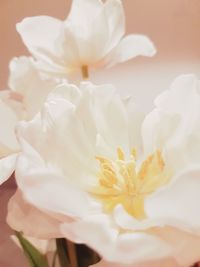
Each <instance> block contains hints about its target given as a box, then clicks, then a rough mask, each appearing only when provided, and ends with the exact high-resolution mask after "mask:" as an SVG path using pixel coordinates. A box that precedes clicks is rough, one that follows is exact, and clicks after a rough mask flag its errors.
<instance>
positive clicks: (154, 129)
mask: <svg viewBox="0 0 200 267" xmlns="http://www.w3.org/2000/svg"><path fill="white" fill-rule="evenodd" d="M199 88H200V84H199V81H198V79H197V78H196V77H195V75H181V76H179V77H177V78H176V79H175V81H174V82H173V83H172V85H171V87H170V89H169V90H167V91H165V92H163V93H162V94H161V95H160V96H158V97H157V98H156V100H155V106H156V107H155V109H154V110H153V111H152V112H151V113H150V114H149V115H148V116H147V117H146V119H145V121H144V124H143V140H144V149H145V152H146V153H151V152H152V151H155V149H162V150H163V154H164V158H165V161H166V164H167V166H168V168H170V169H172V170H173V171H179V170H181V169H182V168H183V167H187V166H189V165H190V164H198V163H199V157H200V154H199V151H200V147H199V144H200V142H199V141H200V127H199V125H200V93H199V91H200V89H199ZM180 100H181V101H180Z"/></svg>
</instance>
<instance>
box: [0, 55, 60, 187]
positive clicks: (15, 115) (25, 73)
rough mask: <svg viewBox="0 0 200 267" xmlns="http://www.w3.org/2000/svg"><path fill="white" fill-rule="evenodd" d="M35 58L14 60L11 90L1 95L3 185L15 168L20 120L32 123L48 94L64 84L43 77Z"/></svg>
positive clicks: (0, 166) (0, 165)
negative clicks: (17, 131)
mask: <svg viewBox="0 0 200 267" xmlns="http://www.w3.org/2000/svg"><path fill="white" fill-rule="evenodd" d="M35 64H36V63H35V61H34V60H33V59H32V58H28V57H20V58H14V59H13V60H12V61H11V63H10V76H9V87H10V89H9V90H3V91H1V92H0V114H1V115H0V121H1V122H2V123H1V125H3V127H2V128H1V131H0V184H1V183H3V182H4V181H5V180H7V179H8V178H9V177H10V175H11V174H12V172H13V171H14V168H15V161H16V156H17V153H18V151H19V145H18V142H17V140H16V136H15V126H16V124H17V123H18V121H20V120H30V119H32V117H33V116H34V115H35V114H36V113H37V112H38V111H39V110H40V108H41V106H42V104H43V103H44V101H45V99H46V96H47V95H48V93H49V92H50V91H51V90H53V89H54V88H55V86H56V85H57V84H58V83H59V82H61V81H59V80H55V79H49V78H48V79H47V78H46V77H43V76H42V75H41V74H40V73H39V72H38V71H37V69H36V67H35Z"/></svg>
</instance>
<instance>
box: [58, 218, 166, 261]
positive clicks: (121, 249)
mask: <svg viewBox="0 0 200 267" xmlns="http://www.w3.org/2000/svg"><path fill="white" fill-rule="evenodd" d="M62 231H63V234H64V235H65V236H66V237H68V233H70V236H71V237H72V235H74V236H75V237H76V236H77V237H78V238H79V242H81V241H82V242H83V243H85V244H87V245H88V246H90V247H91V248H93V249H94V250H96V251H97V252H98V253H99V254H100V255H101V256H102V257H103V258H104V259H105V260H107V261H111V262H121V263H124V264H130V263H132V264H134V263H137V262H143V261H146V260H148V261H150V260H155V259H161V258H163V257H168V255H169V254H170V248H169V246H168V244H167V243H165V242H164V241H163V240H161V239H160V238H158V237H156V236H154V235H151V234H147V233H142V232H134V233H124V234H119V232H118V229H117V228H115V226H114V225H113V223H112V220H110V218H109V217H108V216H106V215H101V214H99V215H96V216H95V215H94V216H90V217H85V218H84V219H83V220H81V221H77V222H74V223H73V224H72V225H71V227H70V226H69V225H66V226H65V225H63V227H62ZM75 240H76V239H75ZM77 240H78V239H77ZM144 248H145V249H144ZM158 250H159V253H158ZM133 252H134V253H133Z"/></svg>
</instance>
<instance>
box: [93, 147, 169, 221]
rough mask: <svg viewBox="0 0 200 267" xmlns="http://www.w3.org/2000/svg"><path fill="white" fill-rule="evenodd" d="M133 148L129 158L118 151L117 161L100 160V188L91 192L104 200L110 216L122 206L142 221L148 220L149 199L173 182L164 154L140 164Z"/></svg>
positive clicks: (118, 149) (103, 202)
mask: <svg viewBox="0 0 200 267" xmlns="http://www.w3.org/2000/svg"><path fill="white" fill-rule="evenodd" d="M136 155H137V153H136V150H135V149H133V150H132V151H131V154H130V157H129V159H126V158H125V153H124V152H123V150H122V149H121V148H117V153H116V160H110V159H108V158H104V157H96V159H97V161H98V162H99V172H98V174H97V178H98V185H97V186H96V187H95V188H93V189H92V190H91V193H92V194H93V196H95V197H96V198H97V199H98V200H100V201H101V202H102V204H103V207H104V210H105V212H107V213H110V212H112V210H113V209H114V208H115V207H116V206H117V205H119V204H121V205H122V206H123V207H124V209H125V210H126V212H127V213H128V214H130V215H131V216H133V217H134V218H136V219H138V220H142V219H145V218H146V213H145V209H144V201H145V198H146V197H147V196H148V195H149V194H152V193H153V192H154V191H156V190H157V189H158V188H159V187H161V186H163V185H165V184H166V183H167V182H168V181H169V175H168V174H167V172H166V168H165V163H164V160H163V158H162V154H161V152H160V151H156V152H155V153H153V154H151V155H149V156H148V157H147V158H146V159H145V160H144V161H142V163H140V164H139V163H138V162H137V156H136Z"/></svg>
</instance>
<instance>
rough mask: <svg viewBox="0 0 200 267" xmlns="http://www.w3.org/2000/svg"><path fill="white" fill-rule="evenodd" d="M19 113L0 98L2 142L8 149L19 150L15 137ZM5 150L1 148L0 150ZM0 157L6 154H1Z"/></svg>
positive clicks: (0, 135)
mask: <svg viewBox="0 0 200 267" xmlns="http://www.w3.org/2000/svg"><path fill="white" fill-rule="evenodd" d="M17 115H18V114H17V113H15V111H14V110H13V109H12V107H10V106H8V105H7V104H6V103H4V102H3V101H2V100H1V99H0V123H1V131H0V144H2V148H3V147H7V148H8V151H9V150H10V151H16V150H18V142H17V140H16V137H15V126H16V124H17V122H18V119H19V118H18V116H17ZM1 150H4V149H1V148H0V151H1ZM1 154H2V153H0V157H1V156H4V153H3V155H1Z"/></svg>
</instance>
